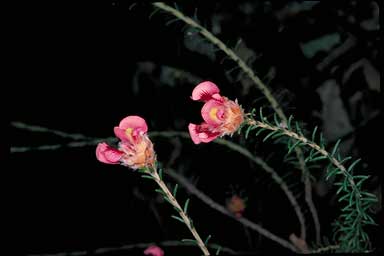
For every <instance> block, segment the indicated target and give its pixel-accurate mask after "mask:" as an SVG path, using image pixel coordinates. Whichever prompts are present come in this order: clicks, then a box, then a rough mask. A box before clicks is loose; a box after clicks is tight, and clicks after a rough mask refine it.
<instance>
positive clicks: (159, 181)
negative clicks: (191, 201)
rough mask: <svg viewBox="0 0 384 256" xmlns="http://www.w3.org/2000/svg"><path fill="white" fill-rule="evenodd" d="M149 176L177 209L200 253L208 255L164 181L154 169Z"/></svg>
mask: <svg viewBox="0 0 384 256" xmlns="http://www.w3.org/2000/svg"><path fill="white" fill-rule="evenodd" d="M148 174H150V175H151V176H152V177H153V178H154V180H155V181H156V183H157V184H158V185H159V187H160V188H161V190H162V191H163V192H164V196H166V197H167V198H168V200H169V202H170V203H171V204H172V206H173V207H175V208H176V209H177V212H178V213H179V215H180V217H181V218H182V219H183V221H184V223H185V225H186V226H187V227H188V229H189V230H190V231H191V233H192V235H193V237H194V238H195V240H196V242H197V245H198V246H199V247H200V249H201V251H202V252H203V254H204V255H210V254H209V251H208V249H207V247H206V246H205V244H204V242H203V240H202V239H201V237H200V235H199V234H198V233H197V231H196V229H195V227H194V226H193V225H192V223H191V219H190V218H189V217H188V216H187V213H186V212H184V210H183V208H181V206H180V204H179V203H178V202H177V200H176V198H175V197H174V196H173V195H172V193H171V191H169V189H168V187H167V185H165V183H164V181H163V180H162V179H161V178H160V176H159V174H158V172H157V170H156V169H151V171H150V172H149V173H148Z"/></svg>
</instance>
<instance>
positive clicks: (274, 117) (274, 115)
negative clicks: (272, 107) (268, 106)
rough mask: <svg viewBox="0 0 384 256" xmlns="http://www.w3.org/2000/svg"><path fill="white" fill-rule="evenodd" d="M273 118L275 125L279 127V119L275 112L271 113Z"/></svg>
mask: <svg viewBox="0 0 384 256" xmlns="http://www.w3.org/2000/svg"><path fill="white" fill-rule="evenodd" d="M273 120H274V121H275V125H276V126H277V127H280V122H279V120H278V118H277V114H276V113H273Z"/></svg>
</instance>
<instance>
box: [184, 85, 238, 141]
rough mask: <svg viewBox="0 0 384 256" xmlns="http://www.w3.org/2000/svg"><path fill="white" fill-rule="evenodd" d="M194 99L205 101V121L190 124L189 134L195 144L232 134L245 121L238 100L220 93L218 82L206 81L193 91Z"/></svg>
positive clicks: (202, 113) (202, 110) (203, 114)
mask: <svg viewBox="0 0 384 256" xmlns="http://www.w3.org/2000/svg"><path fill="white" fill-rule="evenodd" d="M191 98H192V100H196V101H203V102H205V104H204V106H203V108H202V109H201V115H202V117H203V119H204V121H205V122H202V123H201V124H200V125H197V124H189V125H188V129H189V134H190V135H191V138H192V141H193V142H194V143H195V144H199V143H201V142H204V143H208V142H211V141H212V140H214V139H216V138H217V137H219V136H223V135H228V134H229V135H232V134H233V133H234V132H235V131H236V130H237V129H238V128H239V127H240V125H241V124H242V123H243V121H244V112H243V110H242V108H241V107H240V105H239V104H238V103H237V100H236V101H232V100H229V99H228V98H227V97H223V96H221V95H220V89H219V88H218V87H217V85H216V84H214V83H212V82H209V81H205V82H202V83H200V84H198V85H197V86H196V87H195V89H193V91H192V97H191Z"/></svg>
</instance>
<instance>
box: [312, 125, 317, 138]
mask: <svg viewBox="0 0 384 256" xmlns="http://www.w3.org/2000/svg"><path fill="white" fill-rule="evenodd" d="M316 132H317V126H316V127H315V129H313V132H312V137H311V138H312V141H315V137H316Z"/></svg>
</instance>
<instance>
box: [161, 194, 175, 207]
mask: <svg viewBox="0 0 384 256" xmlns="http://www.w3.org/2000/svg"><path fill="white" fill-rule="evenodd" d="M163 198H164V200H165V201H167V202H168V203H170V204H171V205H172V206H173V203H172V202H171V200H170V199H169V198H168V197H167V196H166V195H164V196H163Z"/></svg>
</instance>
